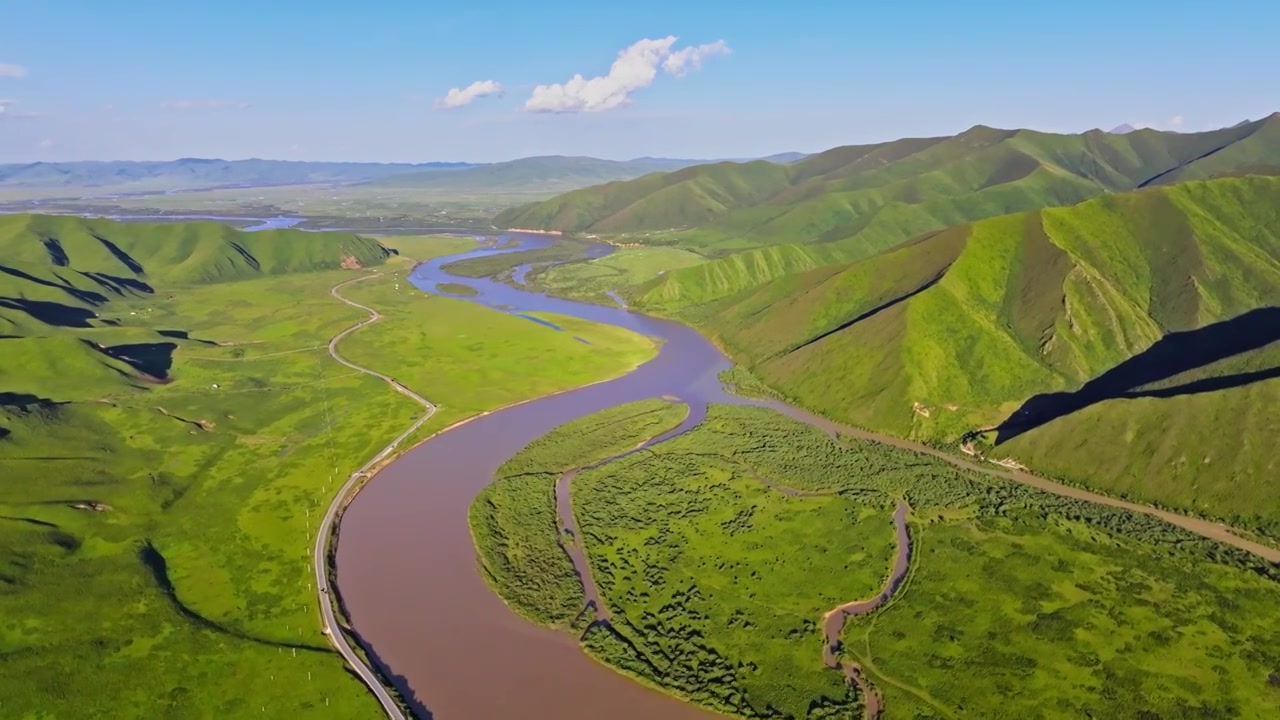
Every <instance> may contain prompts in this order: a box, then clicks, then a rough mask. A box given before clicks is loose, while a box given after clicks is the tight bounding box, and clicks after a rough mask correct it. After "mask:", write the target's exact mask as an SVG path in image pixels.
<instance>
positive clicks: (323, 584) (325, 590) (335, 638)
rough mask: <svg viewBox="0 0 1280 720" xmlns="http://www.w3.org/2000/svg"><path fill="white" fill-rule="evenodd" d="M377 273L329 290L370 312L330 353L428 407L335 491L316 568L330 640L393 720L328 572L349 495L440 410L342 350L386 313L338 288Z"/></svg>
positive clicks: (401, 717) (392, 704)
mask: <svg viewBox="0 0 1280 720" xmlns="http://www.w3.org/2000/svg"><path fill="white" fill-rule="evenodd" d="M373 277H377V275H365V276H364V277H358V278H355V279H354V280H348V281H346V282H343V283H339V284H338V285H335V286H334V287H333V288H332V289H330V290H329V294H330V295H332V296H334V297H335V298H337V299H338V300H339V301H341V302H343V303H346V304H347V305H350V306H351V307H354V308H359V309H361V310H364V311H365V312H367V313H369V317H368V318H366V319H364V320H361V321H360V322H358V323H356V324H355V325H352V326H351V327H348V328H347V329H345V330H343V331H341V332H339V333H338V334H337V335H334V336H333V339H332V340H330V341H329V355H330V356H331V357H333V359H334V360H337V361H338V362H340V363H342V364H343V365H346V366H347V367H349V368H351V369H352V370H355V371H357V372H361V373H364V374H365V375H372V376H373V377H376V378H378V379H380V380H382V381H383V382H386V383H387V384H388V385H390V386H391V387H392V388H393V389H394V390H395V391H396V392H398V393H400V394H401V395H404V396H406V397H408V398H409V399H411V400H413V401H414V402H416V403H418V404H420V405H422V407H423V408H424V409H425V410H426V412H424V413H423V415H422V417H420V418H418V419H417V420H415V421H414V423H413V424H412V425H410V426H409V428H408V429H407V430H405V431H404V432H403V433H401V434H400V435H399V437H397V438H396V439H395V440H392V441H391V443H390V444H388V445H387V446H386V447H385V448H383V449H382V450H381V451H380V452H379V453H378V454H377V455H374V456H373V458H372V459H371V460H369V462H367V463H365V464H364V466H363V467H361V468H360V469H359V470H357V471H355V472H354V473H352V474H351V476H350V477H349V478H347V482H346V483H344V484H343V486H342V488H341V489H339V490H338V493H337V494H336V495H334V498H333V502H331V503H329V509H328V510H326V511H325V514H324V519H323V520H321V522H320V531H319V532H318V533H317V534H316V545H315V552H314V553H313V555H314V557H313V563H314V565H315V568H314V570H315V576H316V592H317V594H318V595H319V599H320V614H321V616H323V618H324V634H325V636H326V637H328V638H329V642H330V643H331V644H332V645H333V647H334V648H335V649H336V650H337V651H338V653H339V654H341V655H342V657H343V659H345V660H346V661H347V664H348V665H350V666H351V669H352V671H354V672H355V673H356V675H358V676H359V677H360V679H361V680H363V681H364V684H365V685H368V686H369V690H371V691H372V692H373V694H374V695H375V696H377V698H378V702H379V703H381V704H382V709H383V710H385V711H386V713H387V716H388V717H389V718H391V720H406V718H405V714H404V712H403V711H401V710H400V706H399V705H398V704H396V701H395V699H394V698H393V697H391V693H389V692H387V689H386V687H384V686H383V684H382V681H381V680H380V679H379V678H378V675H377V673H375V672H374V671H373V670H372V669H371V668H370V667H369V666H368V665H366V664H365V662H364V660H363V659H361V657H360V656H359V655H358V654H357V653H356V651H355V650H354V649H353V648H352V647H351V645H350V644H349V643H348V642H347V638H346V636H345V635H343V633H342V629H341V627H340V626H339V624H338V618H337V616H336V614H335V613H334V610H333V605H334V601H333V599H332V598H331V597H330V593H329V573H328V566H329V563H328V557H327V555H328V553H327V549H328V546H329V539H330V536H331V535H332V533H333V528H334V525H335V524H336V523H337V520H338V516H339V515H340V514H341V513H342V508H343V507H344V506H345V503H346V501H347V500H348V496H349V495H350V493H351V490H352V488H354V487H355V486H356V485H358V484H359V483H360V482H361V480H362V479H363V478H364V476H365V473H367V472H368V471H369V469H370V468H372V467H373V466H375V465H377V464H378V463H380V462H382V461H383V460H384V459H386V458H387V456H389V455H390V454H391V453H392V452H394V451H395V449H396V448H397V447H399V446H400V443H402V442H404V441H405V439H406V438H408V437H409V436H410V435H412V434H413V433H414V432H416V431H417V430H418V428H420V427H422V424H423V423H425V422H427V421H428V420H430V419H431V416H432V415H435V413H436V406H435V405H434V404H432V402H431V401H430V400H427V399H426V398H424V397H422V396H421V395H419V394H417V393H415V392H414V391H412V390H410V389H409V388H407V387H405V386H403V385H401V384H400V383H398V382H396V380H395V378H392V377H390V376H388V375H383V374H382V373H380V372H377V371H376V370H370V369H369V368H366V367H363V366H361V365H357V364H355V363H353V362H351V361H350V360H347V359H346V358H344V357H342V355H341V354H340V353H339V352H338V343H340V342H342V339H343V338H345V337H346V336H348V335H350V334H351V333H353V332H355V331H356V330H359V329H360V328H362V327H367V326H369V325H372V324H373V323H376V322H378V321H379V320H381V319H382V314H381V313H379V312H378V311H377V310H374V309H373V308H371V307H366V306H364V305H361V304H360V303H357V302H353V301H351V300H348V299H347V298H345V297H343V296H342V295H341V293H339V292H338V291H339V290H341V289H342V288H344V287H346V286H347V285H350V284H352V283H357V282H360V281H361V280H368V279H369V278H373Z"/></svg>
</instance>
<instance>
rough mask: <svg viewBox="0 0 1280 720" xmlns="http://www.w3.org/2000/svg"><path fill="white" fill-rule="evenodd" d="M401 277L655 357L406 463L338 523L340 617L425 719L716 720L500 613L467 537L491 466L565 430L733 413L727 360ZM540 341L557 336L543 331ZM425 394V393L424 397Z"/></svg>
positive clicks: (576, 309) (687, 334) (646, 325)
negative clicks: (612, 414)
mask: <svg viewBox="0 0 1280 720" xmlns="http://www.w3.org/2000/svg"><path fill="white" fill-rule="evenodd" d="M519 240H520V243H519V245H518V246H517V247H512V248H503V249H499V250H495V249H479V250H475V251H473V252H469V253H465V254H463V255H455V256H451V257H447V258H438V259H436V260H433V261H431V262H428V263H425V264H423V265H420V266H418V268H417V269H415V270H414V272H413V273H412V274H411V276H410V280H411V281H412V282H413V284H414V285H416V286H417V287H419V288H421V289H423V290H428V291H434V290H435V286H436V284H437V283H440V282H449V281H455V280H456V281H459V282H464V283H466V284H467V285H470V286H471V287H473V288H475V289H476V290H477V291H478V292H479V295H477V296H474V297H471V298H468V299H471V300H473V301H475V302H480V303H482V304H485V305H488V306H490V307H495V308H500V309H503V310H506V311H508V312H515V313H528V312H531V311H533V312H555V313H561V314H565V315H572V316H574V317H579V318H585V319H588V320H593V321H596V322H602V323H609V324H612V325H617V326H621V327H625V328H628V329H630V330H634V331H636V332H639V333H642V334H645V335H649V336H652V337H656V338H660V339H661V340H662V346H661V348H660V349H659V351H658V354H657V356H656V357H655V358H654V359H652V360H650V361H649V362H648V363H646V364H644V365H642V366H641V367H640V368H638V369H636V370H635V371H634V372H631V373H629V374H627V375H625V376H623V377H620V378H617V379H615V380H611V381H608V382H605V383H600V384H597V385H591V386H588V387H585V388H580V389H578V390H573V391H570V392H567V393H562V394H560V395H553V396H550V397H545V398H541V399H538V400H534V401H532V402H529V403H525V404H523V405H517V406H515V407H512V408H508V409H506V410H503V411H501V412H496V413H493V414H490V415H485V416H481V417H478V418H476V419H474V420H472V421H471V422H468V423H465V424H462V425H459V426H457V427H455V428H454V429H453V430H450V431H449V432H447V433H445V434H442V435H437V436H436V437H434V438H432V439H430V440H428V441H427V442H425V443H423V444H421V445H419V446H418V447H416V448H414V449H413V450H411V451H409V452H407V453H406V454H405V455H404V456H402V457H401V458H400V459H398V460H396V461H395V462H394V463H392V464H391V465H389V466H388V467H387V468H386V469H384V470H383V471H382V472H380V473H379V474H378V476H377V477H376V479H374V480H373V481H372V482H370V483H369V484H368V486H366V487H365V488H364V489H363V490H362V491H361V492H360V493H359V494H358V495H357V496H356V498H355V500H354V501H353V502H352V503H351V505H350V506H349V507H348V508H347V510H346V513H345V514H344V515H343V518H342V524H341V528H340V531H339V542H338V550H337V561H336V565H337V580H338V587H339V590H340V592H341V596H342V600H343V603H344V605H345V607H346V609H347V613H348V617H349V618H350V620H351V622H352V624H353V625H354V627H355V629H356V631H357V632H358V633H359V635H360V637H361V639H362V641H363V642H364V644H365V645H366V647H369V648H372V649H373V651H374V654H375V657H374V659H375V662H378V663H379V664H380V665H381V666H382V669H383V670H384V672H385V674H386V675H387V676H388V677H391V678H392V679H393V683H394V684H395V686H396V687H397V689H398V690H400V691H401V693H403V694H404V696H405V697H406V698H408V699H409V701H410V702H411V704H412V705H413V706H414V707H415V709H416V710H417V712H418V713H419V714H420V715H424V716H425V715H426V713H427V712H429V713H431V716H432V717H435V718H445V719H446V720H448V719H449V718H491V717H492V718H498V717H537V718H543V717H545V718H553V717H554V718H559V719H560V720H574V719H576V718H583V719H586V718H598V717H610V718H615V719H616V720H631V719H635V720H641V719H642V718H643V719H645V720H648V719H649V718H656V717H660V718H672V719H675V720H679V719H682V718H711V717H717V716H715V715H713V714H711V713H709V712H707V711H704V710H700V709H698V708H696V707H694V706H692V705H689V704H686V703H683V702H680V701H678V700H676V699H674V698H671V697H669V696H666V695H664V694H662V693H659V692H657V691H655V690H651V689H649V688H646V687H644V686H642V685H640V684H638V683H636V682H634V681H632V680H630V679H628V678H626V677H624V676H622V675H619V674H617V673H615V672H614V671H613V670H610V669H609V668H607V667H605V666H603V665H600V664H598V663H596V662H595V661H593V660H591V659H590V658H589V657H588V656H587V655H586V654H584V653H583V652H582V650H581V649H580V647H579V645H578V643H577V641H576V639H575V638H574V637H573V636H572V635H570V634H567V633H560V632H555V631H552V630H547V629H544V628H540V627H536V626H534V625H531V624H530V623H528V622H527V621H525V620H524V619H522V618H521V617H519V616H518V615H516V614H515V613H514V612H513V611H511V610H510V609H508V608H507V607H506V606H505V605H503V603H502V601H501V600H500V599H499V598H498V597H497V596H496V595H495V594H494V593H493V591H492V590H490V589H489V586H488V585H487V584H486V583H485V581H484V579H483V578H482V577H481V575H480V568H479V563H478V560H477V558H476V553H475V549H474V547H473V546H472V542H471V534H470V530H469V528H468V526H467V511H468V508H469V507H470V506H471V502H472V500H474V499H475V496H476V494H477V493H478V492H479V491H480V490H481V489H482V488H484V487H485V486H486V485H488V484H489V483H490V482H492V480H493V477H494V472H495V471H496V470H497V468H498V466H499V465H501V464H502V463H503V462H505V461H506V460H507V459H508V458H510V457H511V456H512V455H514V454H515V453H516V452H518V451H519V450H520V449H521V448H523V447H524V446H525V445H526V444H527V443H529V442H530V441H532V440H534V439H536V438H538V437H540V436H542V435H545V434H546V433H547V432H549V431H550V430H551V429H552V428H554V427H556V426H557V425H560V424H562V423H565V422H568V421H570V420H573V419H574V418H578V417H582V416H584V415H588V414H590V413H594V412H597V411H600V410H604V409H606V408H609V407H612V406H614V405H618V404H621V403H625V402H630V401H633V400H642V399H646V398H653V397H659V396H662V395H671V396H675V397H678V398H680V399H681V400H682V401H684V402H686V403H688V404H689V405H690V407H691V408H693V409H694V411H695V414H701V412H702V411H704V410H705V407H706V404H707V403H709V402H741V400H740V399H738V398H735V397H733V396H731V395H728V394H726V393H725V392H724V391H723V389H722V388H721V384H720V381H719V378H718V375H719V373H720V372H721V371H723V370H726V369H728V368H729V367H730V363H729V361H728V360H727V359H726V358H725V357H724V356H723V355H722V354H721V353H720V352H719V350H717V349H716V348H715V346H713V345H712V344H711V343H710V342H708V341H707V340H706V339H705V338H703V337H702V336H701V335H699V334H698V333H697V332H696V331H694V330H693V329H691V328H689V327H687V326H684V325H680V324H678V323H674V322H669V321H665V320H658V319H654V318H650V317H646V316H643V315H639V314H636V313H631V312H628V311H626V310H623V309H620V308H611V307H603V306H597V305H589V304H586V303H579V302H573V301H570V300H563V299H559V298H553V297H547V296H544V295H540V294H537V293H533V292H529V291H525V290H520V289H517V288H513V287H511V286H509V285H506V284H503V283H500V282H496V281H492V280H487V279H476V278H455V277H453V276H451V275H450V274H449V273H447V272H445V271H443V270H442V269H441V267H442V266H443V265H445V264H448V263H450V262H454V261H456V260H459V259H462V258H467V257H478V256H483V255H490V254H494V253H498V252H511V251H513V250H517V249H532V248H536V247H543V246H545V245H547V244H549V243H550V242H551V239H549V238H545V237H535V236H529V237H525V236H520V237H519ZM548 331H549V332H556V330H553V329H549V330H548ZM427 394H428V396H429V395H430V392H429V390H428V391H427Z"/></svg>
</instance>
